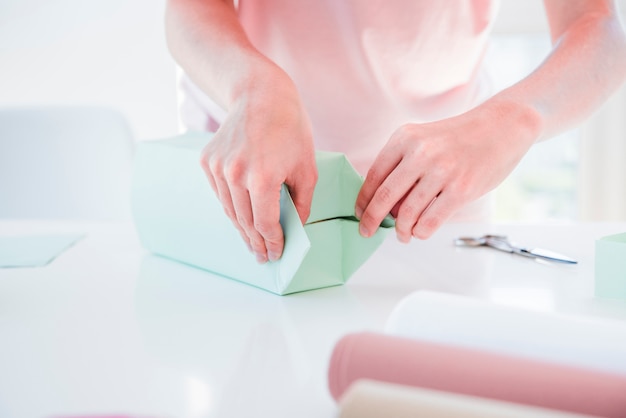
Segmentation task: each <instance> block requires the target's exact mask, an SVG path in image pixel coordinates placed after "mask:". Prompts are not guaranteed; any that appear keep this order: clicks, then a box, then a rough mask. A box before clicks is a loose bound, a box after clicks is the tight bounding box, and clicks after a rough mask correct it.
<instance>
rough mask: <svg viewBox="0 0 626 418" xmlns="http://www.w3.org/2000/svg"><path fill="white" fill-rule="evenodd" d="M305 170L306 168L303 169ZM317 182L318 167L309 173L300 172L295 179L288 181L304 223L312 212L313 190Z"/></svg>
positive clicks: (301, 220)
mask: <svg viewBox="0 0 626 418" xmlns="http://www.w3.org/2000/svg"><path fill="white" fill-rule="evenodd" d="M303 171H304V170H303ZM316 183H317V169H313V171H312V172H309V173H300V175H299V176H298V178H296V179H294V180H293V181H286V182H285V184H287V187H288V188H289V194H290V195H291V199H292V200H293V203H294V205H295V207H296V210H297V211H298V215H299V216H300V222H302V224H303V225H304V224H305V223H306V221H307V219H308V218H309V214H310V213H311V203H312V202H313V191H314V190H315V184H316Z"/></svg>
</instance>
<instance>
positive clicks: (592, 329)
mask: <svg viewBox="0 0 626 418" xmlns="http://www.w3.org/2000/svg"><path fill="white" fill-rule="evenodd" d="M386 332H388V333H390V334H393V335H398V336H404V337H409V338H416V339H420V340H426V341H433V342H440V343H445V344H450V345H459V346H463V347H471V348H477V349H482V350H487V351H492V352H497V353H503V354H510V355H517V356H522V357H527V358H533V359H538V360H545V361H549V362H553V363H559V364H565V365H570V366H578V367H584V368H590V369H596V370H602V371H606V372H611V373H618V374H623V375H626V322H621V321H618V320H608V319H606V320H605V319H599V318H597V319H596V318H594V319H592V318H586V317H577V316H566V315H560V314H550V313H541V312H534V311H527V310H523V309H518V308H510V307H505V306H499V305H495V304H493V303H490V302H486V301H480V300H477V299H472V298H470V297H466V296H459V295H452V294H446V293H438V292H431V291H418V292H415V293H412V294H411V295H409V296H407V297H406V298H404V299H403V300H402V301H401V302H400V303H399V304H398V305H397V306H396V308H395V309H394V310H393V312H392V313H391V315H390V317H389V319H388V321H387V325H386Z"/></svg>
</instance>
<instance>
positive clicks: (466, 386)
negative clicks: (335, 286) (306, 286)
mask: <svg viewBox="0 0 626 418" xmlns="http://www.w3.org/2000/svg"><path fill="white" fill-rule="evenodd" d="M359 379H371V380H378V381H382V382H389V383H396V384H400V385H407V386H415V387H421V388H426V389H433V390H440V391H446V392H453V393H458V394H462V395H469V396H479V397H485V398H490V399H495V400H500V401H506V402H515V403H520V404H525V405H530V406H536V407H542V408H550V409H557V410H561V411H567V412H572V413H578V414H588V415H599V416H605V417H626V377H624V376H620V375H613V374H610V373H605V372H599V371H594V370H588V369H580V368H575V367H570V366H563V365H557V364H552V363H547V362H541V361H537V360H531V359H527V358H521V357H512V356H507V355H501V354H497V353H491V352H486V351H479V350H475V349H468V348H462V347H455V346H447V345H443V344H436V343H432V342H427V341H420V340H413V339H409V338H403V337H396V336H391V335H385V334H374V333H358V334H349V335H346V336H345V337H343V338H342V339H341V340H340V341H339V342H338V343H337V345H336V346H335V348H334V351H333V354H332V358H331V361H330V367H329V373H328V380H329V388H330V392H331V394H332V396H333V397H334V398H335V399H336V400H338V399H339V398H341V396H342V395H343V393H344V392H345V391H346V390H347V389H348V387H349V386H350V385H351V384H353V383H354V382H356V381H357V380H359Z"/></svg>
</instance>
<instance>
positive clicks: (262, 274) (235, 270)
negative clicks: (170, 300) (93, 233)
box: [132, 134, 393, 295]
mask: <svg viewBox="0 0 626 418" xmlns="http://www.w3.org/2000/svg"><path fill="white" fill-rule="evenodd" d="M210 139H211V134H187V135H183V136H179V137H174V138H170V139H166V140H161V141H149V142H144V143H142V144H140V145H139V147H138V149H137V152H136V157H135V168H134V178H133V194H132V205H133V216H134V219H135V225H136V228H137V231H138V234H139V237H140V239H141V242H142V243H143V245H144V247H145V248H147V249H148V250H149V251H151V252H153V253H155V254H158V255H161V256H164V257H168V258H171V259H173V260H177V261H181V262H183V263H187V264H191V265H193V266H196V267H200V268H203V269H206V270H209V271H211V272H213V273H217V274H220V275H223V276H226V277H229V278H232V279H235V280H238V281H241V282H244V283H247V284H250V285H253V286H256V287H259V288H261V289H265V290H268V291H270V292H273V293H276V294H279V295H285V294H289V293H294V292H301V291H305V290H311V289H318V288H322V287H328V286H335V285H339V284H343V283H344V282H345V281H346V280H347V279H348V278H349V277H350V276H351V275H352V273H354V272H355V271H356V270H357V269H358V268H359V266H360V265H361V264H362V263H363V262H365V260H367V258H368V257H369V256H370V255H371V254H372V253H373V252H374V251H375V250H376V248H377V247H378V246H379V245H380V244H381V243H382V241H383V240H384V238H385V236H386V232H387V229H388V228H390V227H392V226H393V221H389V220H386V221H385V222H384V223H383V225H381V226H382V227H381V228H379V229H378V231H377V232H376V234H375V235H374V236H373V237H371V238H369V239H365V238H362V237H361V236H360V235H359V232H358V221H357V220H356V218H355V217H354V204H355V201H356V196H357V194H358V192H359V190H360V187H361V185H362V182H363V179H362V178H361V177H360V176H359V175H358V173H357V172H356V171H355V170H354V169H353V168H352V166H351V165H350V163H349V162H348V160H347V159H346V158H345V156H344V155H343V154H339V153H326V152H318V153H317V155H316V160H317V168H318V172H319V177H318V182H317V185H316V188H315V192H314V195H313V204H312V206H311V214H310V216H309V219H308V221H307V224H306V225H304V226H303V225H302V224H301V223H300V219H299V217H298V213H297V211H296V208H295V206H294V204H293V202H292V200H291V197H290V196H289V193H288V191H287V189H286V187H284V186H283V190H282V192H281V198H280V208H281V215H280V222H281V225H282V227H283V232H284V234H285V248H284V252H283V256H282V257H281V259H280V260H278V261H276V262H270V263H266V264H263V265H261V264H258V263H257V262H256V259H255V257H254V256H253V255H252V254H250V252H249V250H248V248H247V247H246V245H245V243H244V242H243V240H242V239H241V236H240V235H239V232H238V231H237V230H236V228H235V227H234V226H233V225H232V223H231V221H230V219H229V218H228V217H227V216H226V215H225V214H224V211H223V209H222V205H221V203H220V202H219V200H218V199H217V197H216V196H215V194H214V193H213V191H212V190H211V187H210V185H209V183H208V181H207V179H206V177H205V175H204V172H203V171H202V169H201V167H200V164H199V163H198V161H199V156H200V152H201V151H202V148H203V147H204V146H205V145H206V144H207V143H208V141H210Z"/></svg>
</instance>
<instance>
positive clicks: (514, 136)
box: [356, 99, 539, 242]
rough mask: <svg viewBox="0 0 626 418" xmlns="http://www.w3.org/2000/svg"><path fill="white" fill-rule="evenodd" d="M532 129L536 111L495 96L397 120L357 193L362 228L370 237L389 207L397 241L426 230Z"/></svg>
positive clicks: (522, 145) (505, 162) (513, 152)
mask: <svg viewBox="0 0 626 418" xmlns="http://www.w3.org/2000/svg"><path fill="white" fill-rule="evenodd" d="M538 130H539V123H538V116H537V115H536V113H535V112H533V111H532V110H530V109H525V108H522V107H521V106H518V105H516V104H514V103H498V101H497V100H494V99H492V100H491V101H489V102H487V103H485V104H483V105H482V106H479V107H478V108H476V109H474V110H472V111H470V112H468V113H465V114H463V115H460V116H457V117H454V118H450V119H445V120H441V121H437V122H432V123H427V124H407V125H404V126H402V127H400V128H399V129H398V130H397V131H396V132H395V133H394V134H393V135H392V136H391V138H390V140H389V142H388V143H387V144H386V145H385V147H384V148H383V150H382V151H381V152H380V154H379V155H378V157H377V158H376V160H375V162H374V164H373V165H372V167H371V169H370V170H369V172H368V174H367V177H366V179H365V183H364V184H363V187H362V188H361V191H360V193H359V196H358V198H357V201H356V214H357V217H358V218H359V219H360V220H361V224H360V231H361V234H362V235H363V236H365V237H369V236H371V235H372V234H373V233H374V232H375V231H376V229H377V228H378V226H379V225H380V223H381V221H382V220H383V218H384V217H385V216H386V215H387V214H389V213H391V214H392V215H393V216H394V217H395V218H396V233H397V236H398V239H399V240H400V241H402V242H408V241H409V240H410V239H411V237H412V236H413V237H416V238H420V239H425V238H428V237H430V236H431V235H432V234H433V232H435V230H437V229H438V228H439V227H440V226H441V224H442V223H443V222H444V221H446V220H447V219H448V218H449V217H450V216H452V215H453V214H454V213H455V212H456V211H457V210H458V209H460V208H461V207H463V206H464V205H465V204H467V203H469V202H471V201H473V200H475V199H477V198H479V197H480V196H482V195H483V194H485V193H487V192H488V191H490V190H492V189H493V188H495V187H496V186H497V185H498V184H499V183H500V182H501V181H502V180H503V179H504V178H505V177H506V176H507V175H508V174H509V173H510V172H511V171H512V170H513V168H514V167H515V166H516V165H517V163H518V162H519V160H520V159H521V158H522V156H523V155H524V154H525V153H526V151H527V150H528V148H529V147H530V146H531V144H532V143H533V142H534V141H535V139H536V138H537V137H538V136H539V135H538Z"/></svg>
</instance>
